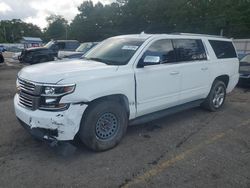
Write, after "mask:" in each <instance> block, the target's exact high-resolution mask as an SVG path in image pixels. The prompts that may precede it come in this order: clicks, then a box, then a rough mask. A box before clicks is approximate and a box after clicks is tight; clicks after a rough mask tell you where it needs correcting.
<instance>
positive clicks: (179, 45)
mask: <svg viewBox="0 0 250 188" xmlns="http://www.w3.org/2000/svg"><path fill="white" fill-rule="evenodd" d="M173 44H174V48H175V53H176V56H177V61H179V62H182V61H197V60H207V54H206V51H205V48H204V46H203V43H202V40H200V39H174V40H173Z"/></svg>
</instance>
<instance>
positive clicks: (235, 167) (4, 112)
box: [0, 64, 250, 188]
mask: <svg viewBox="0 0 250 188" xmlns="http://www.w3.org/2000/svg"><path fill="white" fill-rule="evenodd" d="M19 69H20V65H18V66H16V65H12V66H11V65H10V64H7V65H0V85H1V88H0V105H1V108H0V173H1V176H0V187H20V188H22V187H24V188H29V187H41V188H46V187H180V188H183V187H190V188H193V187H202V188H203V187H205V188H206V187H219V188H221V187H235V188H239V187H241V188H250V136H249V135H250V105H249V104H250V90H249V89H247V88H237V89H235V90H234V91H233V93H231V94H230V95H229V96H228V98H227V101H226V103H225V107H224V108H223V109H222V110H221V111H220V112H216V113H210V112H207V111H205V110H202V109H200V108H194V109H191V110H187V111H185V112H181V113H178V114H175V115H172V116H169V117H165V118H163V119H160V120H157V121H154V122H151V123H147V124H143V125H138V126H131V127H129V128H128V132H127V135H126V137H125V138H124V139H123V141H122V142H121V144H120V145H119V146H118V147H116V148H114V149H112V150H110V151H107V152H102V153H94V152H92V151H89V150H87V149H86V148H85V147H84V146H83V145H82V144H81V143H78V142H77V143H76V144H77V150H76V152H75V153H73V154H71V155H67V156H62V155H60V154H59V153H58V152H56V150H55V149H53V148H50V147H49V146H47V145H46V144H44V143H40V142H37V141H35V140H34V139H32V137H31V136H30V135H29V134H28V133H27V132H26V131H25V130H24V129H23V128H22V127H21V126H20V125H19V123H18V121H17V120H16V118H15V114H14V109H13V96H14V94H15V79H16V75H17V72H18V71H19Z"/></svg>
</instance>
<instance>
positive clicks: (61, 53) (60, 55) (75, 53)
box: [58, 51, 83, 58]
mask: <svg viewBox="0 0 250 188" xmlns="http://www.w3.org/2000/svg"><path fill="white" fill-rule="evenodd" d="M77 54H83V52H76V51H74V52H70V51H59V52H58V58H64V57H67V56H70V55H77Z"/></svg>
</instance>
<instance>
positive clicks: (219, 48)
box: [14, 34, 239, 151]
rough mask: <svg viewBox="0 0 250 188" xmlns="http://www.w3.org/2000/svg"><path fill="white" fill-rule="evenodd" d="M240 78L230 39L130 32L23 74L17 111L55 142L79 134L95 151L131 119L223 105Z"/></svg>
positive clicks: (29, 127) (115, 138)
mask: <svg viewBox="0 0 250 188" xmlns="http://www.w3.org/2000/svg"><path fill="white" fill-rule="evenodd" d="M238 80H239V60H238V58H237V54H236V52H235V49H234V46H233V44H232V40H231V39H226V38H221V37H214V36H206V35H192V34H175V35H165V34H163V35H148V34H141V35H125V36H118V37H113V38H109V39H107V40H105V41H104V42H102V43H100V44H99V45H98V46H96V47H95V48H94V49H93V50H90V51H89V52H88V53H87V54H86V55H85V56H84V59H77V60H71V61H66V62H64V63H61V64H60V65H59V64H58V63H53V62H52V63H46V64H41V65H34V66H30V67H26V68H24V69H22V70H21V71H20V72H19V73H18V79H17V88H18V90H19V91H18V93H17V94H16V96H15V99H14V105H15V113H16V116H17V118H18V119H19V120H20V122H21V124H22V125H23V126H24V127H26V129H27V130H29V131H30V133H31V134H32V135H34V136H36V137H38V138H40V139H43V140H47V141H50V142H58V141H67V140H73V139H74V137H75V136H76V135H79V137H80V139H81V140H82V141H83V143H84V144H85V145H86V146H87V147H89V148H91V149H92V150H95V151H104V150H107V149H111V148H113V147H114V146H116V145H117V144H118V143H119V142H120V141H121V139H122V138H123V136H124V135H125V133H126V129H127V126H128V124H140V123H145V122H148V121H152V120H154V119H156V118H160V117H163V116H165V115H169V114H171V113H174V112H178V111H180V110H184V109H187V108H192V107H196V106H199V105H201V106H203V107H204V108H206V109H208V110H210V111H213V112H214V111H218V110H220V109H221V108H222V106H223V104H224V102H225V98H226V94H227V93H229V92H231V91H232V90H233V89H234V87H235V86H236V84H237V83H238Z"/></svg>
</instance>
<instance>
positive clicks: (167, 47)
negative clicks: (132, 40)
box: [143, 40, 175, 63]
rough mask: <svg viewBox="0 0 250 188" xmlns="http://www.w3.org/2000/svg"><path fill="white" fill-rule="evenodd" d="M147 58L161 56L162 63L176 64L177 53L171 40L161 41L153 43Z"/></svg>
mask: <svg viewBox="0 0 250 188" xmlns="http://www.w3.org/2000/svg"><path fill="white" fill-rule="evenodd" d="M146 56H159V57H160V59H161V63H171V62H175V53H174V48H173V45H172V42H171V40H159V41H156V42H155V43H153V44H152V45H151V46H150V47H149V48H148V50H147V51H146V52H145V54H144V57H143V59H144V58H145V57H146Z"/></svg>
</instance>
